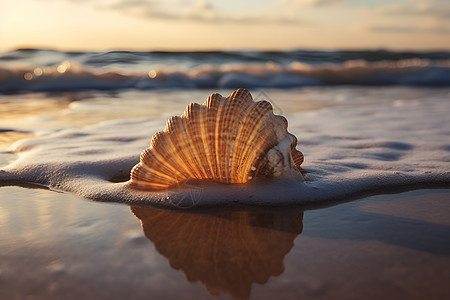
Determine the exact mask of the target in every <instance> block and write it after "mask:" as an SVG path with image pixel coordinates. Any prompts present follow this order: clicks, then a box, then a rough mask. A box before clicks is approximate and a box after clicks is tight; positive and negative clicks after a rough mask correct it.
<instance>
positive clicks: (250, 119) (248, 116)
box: [131, 89, 303, 190]
mask: <svg viewBox="0 0 450 300" xmlns="http://www.w3.org/2000/svg"><path fill="white" fill-rule="evenodd" d="M287 125H288V123H287V120H286V119H285V118H284V117H282V116H278V115H274V114H273V109H272V105H271V104H270V103H269V102H267V101H258V102H255V101H253V99H252V96H251V94H250V92H249V91H247V90H246V89H238V90H236V91H234V92H233V93H231V94H230V95H229V96H228V97H226V98H225V97H222V96H221V95H219V94H217V93H215V94H212V95H211V96H209V97H208V99H207V100H206V101H205V102H204V103H203V104H202V105H200V104H197V103H192V104H190V105H188V107H187V108H186V110H185V111H184V113H183V115H181V116H174V117H171V118H170V119H169V120H168V121H167V125H166V128H165V129H164V131H159V132H157V133H155V134H154V135H153V137H152V141H151V145H150V147H149V148H147V149H145V150H144V151H143V152H142V154H141V157H140V162H139V164H137V165H136V166H135V167H134V168H133V169H132V170H131V185H132V186H134V187H137V188H141V189H145V190H161V189H168V188H171V187H174V186H177V185H179V184H180V183H182V182H185V181H187V180H210V181H215V182H221V183H245V182H247V181H250V180H252V179H255V178H274V177H275V178H276V177H285V176H288V177H289V176H290V177H295V178H297V179H300V180H302V179H303V177H302V174H301V172H300V170H301V168H300V165H301V163H302V162H303V154H302V153H301V152H300V151H298V150H296V149H295V146H296V145H297V138H296V137H295V136H294V135H292V134H290V133H288V132H287Z"/></svg>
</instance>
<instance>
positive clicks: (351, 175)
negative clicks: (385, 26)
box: [0, 99, 450, 208]
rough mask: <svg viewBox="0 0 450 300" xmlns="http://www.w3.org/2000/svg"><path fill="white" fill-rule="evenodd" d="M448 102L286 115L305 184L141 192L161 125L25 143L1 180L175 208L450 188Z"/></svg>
mask: <svg viewBox="0 0 450 300" xmlns="http://www.w3.org/2000/svg"><path fill="white" fill-rule="evenodd" d="M447 100H448V99H435V100H434V101H404V102H402V101H394V102H392V103H391V104H388V105H387V104H385V105H383V106H378V107H374V106H368V107H359V108H354V107H352V108H348V109H347V108H337V109H336V108H334V109H324V110H317V111H310V112H303V113H297V114H291V115H287V116H286V117H287V119H288V121H289V131H290V132H292V133H293V134H295V135H296V136H297V137H298V138H299V145H298V146H297V148H298V149H299V150H300V151H302V152H303V153H304V155H305V162H304V164H303V165H302V166H303V168H304V169H305V170H306V171H307V173H306V176H305V181H304V182H297V181H295V180H280V181H273V182H270V183H269V184H267V183H264V184H245V185H219V184H218V185H215V186H211V185H201V184H200V185H198V184H196V185H191V186H187V185H184V186H180V187H179V188H178V189H173V190H168V191H163V192H145V191H136V190H133V189H131V188H130V187H129V185H128V183H127V182H126V179H127V178H128V174H129V172H130V170H131V168H132V167H133V166H134V165H135V164H136V163H138V161H139V155H140V153H141V151H142V150H143V149H145V148H146V147H148V145H149V144H150V138H151V136H152V135H153V133H155V132H156V131H159V130H162V129H163V128H164V124H165V122H166V120H165V119H162V118H152V119H145V120H131V121H109V122H105V123H101V124H99V125H96V126H90V127H85V128H81V129H66V130H62V131H59V132H57V133H54V134H51V135H49V136H46V137H39V138H34V139H25V140H21V141H19V142H16V143H15V144H13V145H12V146H11V149H10V150H11V151H12V152H15V153H17V154H18V155H19V157H18V159H17V160H16V161H14V162H12V163H11V164H10V165H8V166H6V167H5V168H4V169H3V170H1V171H0V183H1V184H18V185H20V184H24V183H36V184H42V185H45V186H48V187H50V188H52V189H55V190H62V191H69V192H73V193H75V194H78V195H80V196H82V197H85V198H88V199H93V200H99V201H115V202H122V203H127V204H133V205H151V206H162V207H166V208H174V207H192V206H197V207H198V206H209V205H229V204H247V205H288V204H306V203H321V202H324V201H329V200H338V199H345V198H347V197H351V196H357V195H358V194H361V193H364V192H368V191H372V190H381V191H383V189H385V188H392V187H394V188H395V187H399V186H412V187H414V186H415V185H418V184H421V185H423V184H450V140H449V136H450V126H448V125H449V124H448V111H450V102H449V101H447Z"/></svg>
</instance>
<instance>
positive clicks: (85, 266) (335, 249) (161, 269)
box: [0, 186, 450, 299]
mask: <svg viewBox="0 0 450 300" xmlns="http://www.w3.org/2000/svg"><path fill="white" fill-rule="evenodd" d="M449 199H450V190H449V189H434V190H415V191H410V192H404V193H400V194H390V195H377V196H371V197H367V198H364V199H360V200H355V201H351V202H347V203H341V204H337V205H334V206H330V207H326V208H317V209H309V210H305V211H303V210H302V209H300V208H293V207H292V208H287V209H283V210H276V211H275V210H274V211H259V212H249V211H234V212H224V211H209V212H202V213H198V212H197V213H194V212H192V211H183V212H173V211H162V210H156V209H152V208H141V207H131V209H130V207H128V206H126V205H120V204H110V203H99V202H92V201H88V200H84V199H80V198H78V197H77V196H74V195H72V194H68V193H57V192H54V191H49V190H45V189H30V188H21V187H8V186H6V187H1V188H0V232H2V234H1V236H0V299H62V298H64V299H81V298H83V299H125V298H132V299H180V297H181V295H182V297H183V299H211V298H213V295H217V297H214V298H215V299H230V298H235V299H248V298H250V299H275V298H278V299H300V298H307V299H380V298H385V299H448V298H449V297H450V288H449V286H448V279H449V278H450V240H449V236H450V202H449Z"/></svg>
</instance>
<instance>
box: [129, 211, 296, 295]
mask: <svg viewBox="0 0 450 300" xmlns="http://www.w3.org/2000/svg"><path fill="white" fill-rule="evenodd" d="M131 210H132V212H133V214H134V215H135V216H136V217H137V218H139V219H140V220H141V223H142V228H143V230H144V233H145V235H146V237H147V238H148V239H149V240H150V241H152V242H153V244H154V245H155V248H156V249H157V250H158V252H159V253H161V254H162V255H163V256H165V257H166V258H167V259H168V261H169V263H170V266H171V267H172V268H174V269H177V270H181V271H183V273H184V274H185V275H186V278H187V280H188V281H189V282H195V281H201V282H202V284H203V285H204V286H205V287H206V289H207V290H208V291H209V293H210V294H212V295H218V294H219V293H221V292H224V293H228V294H230V295H231V296H232V297H233V298H234V299H248V298H249V297H250V292H251V288H252V284H253V283H259V284H263V283H265V282H267V280H268V279H269V278H270V277H271V276H279V275H281V274H282V273H283V271H284V266H283V259H284V257H285V256H286V254H287V253H289V251H290V250H291V248H292V247H293V245H294V239H295V238H296V237H297V236H298V235H299V234H301V232H302V229H303V211H290V212H275V213H260V212H247V211H239V212H226V213H219V214H194V213H182V212H171V211H162V210H157V209H153V208H143V207H132V208H131Z"/></svg>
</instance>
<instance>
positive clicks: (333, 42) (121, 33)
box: [0, 0, 450, 50]
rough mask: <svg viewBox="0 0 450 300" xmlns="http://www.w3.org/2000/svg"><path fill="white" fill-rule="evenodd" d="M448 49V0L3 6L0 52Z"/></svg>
mask: <svg viewBox="0 0 450 300" xmlns="http://www.w3.org/2000/svg"><path fill="white" fill-rule="evenodd" d="M18 47H41V48H55V49H62V50H109V49H129V50H218V49H227V50H229V49H257V50H258V49H264V50H268V49H274V50H282V49H295V48H302V49H330V50H333V49H362V48H372V49H373V48H377V49H378V48H386V49H397V50H405V49H408V50H419V49H422V50H424V49H446V50H448V49H450V1H448V0H359V1H358V0H259V1H257V0H247V1H245V0H228V1H218V0H206V1H205V0H201V1H197V0H193V1H190V0H166V1H158V0H2V1H1V2H0V49H1V50H9V49H14V48H18Z"/></svg>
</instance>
